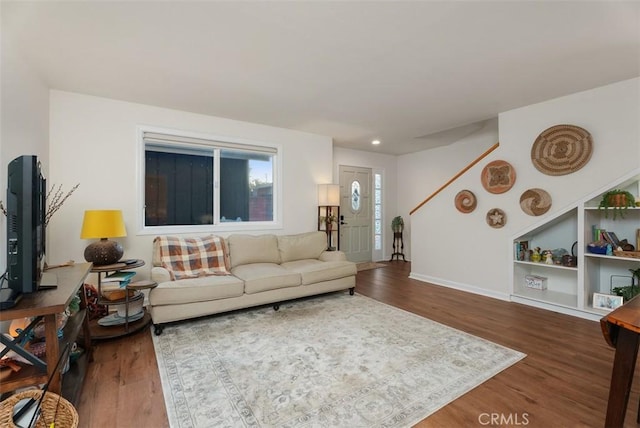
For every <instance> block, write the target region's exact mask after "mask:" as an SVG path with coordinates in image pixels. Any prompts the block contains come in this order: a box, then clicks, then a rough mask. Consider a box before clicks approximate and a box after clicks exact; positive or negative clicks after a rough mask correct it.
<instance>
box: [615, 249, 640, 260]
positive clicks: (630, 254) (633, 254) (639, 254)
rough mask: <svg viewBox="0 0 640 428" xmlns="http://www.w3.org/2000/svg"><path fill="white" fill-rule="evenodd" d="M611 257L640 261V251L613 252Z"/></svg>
mask: <svg viewBox="0 0 640 428" xmlns="http://www.w3.org/2000/svg"><path fill="white" fill-rule="evenodd" d="M613 255H614V256H617V257H626V258H629V259H640V251H618V250H614V251H613Z"/></svg>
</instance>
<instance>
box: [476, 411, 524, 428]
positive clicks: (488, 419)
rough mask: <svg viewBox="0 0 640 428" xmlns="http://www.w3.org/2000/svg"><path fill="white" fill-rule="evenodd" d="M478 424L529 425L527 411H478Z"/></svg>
mask: <svg viewBox="0 0 640 428" xmlns="http://www.w3.org/2000/svg"><path fill="white" fill-rule="evenodd" d="M478 422H480V425H488V426H491V425H495V426H527V425H529V414H528V413H480V415H479V416H478Z"/></svg>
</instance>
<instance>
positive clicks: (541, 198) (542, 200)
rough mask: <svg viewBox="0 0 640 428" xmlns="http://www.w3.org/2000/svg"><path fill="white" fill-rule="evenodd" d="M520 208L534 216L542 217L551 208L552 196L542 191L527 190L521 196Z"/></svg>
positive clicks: (535, 189)
mask: <svg viewBox="0 0 640 428" xmlns="http://www.w3.org/2000/svg"><path fill="white" fill-rule="evenodd" d="M520 208H522V211H524V212H525V213H526V214H529V215H532V216H539V215H542V214H544V213H546V212H547V211H549V208H551V196H550V195H549V193H547V192H546V191H545V190H542V189H537V188H534V189H527V190H525V191H524V192H523V193H522V195H521V196H520Z"/></svg>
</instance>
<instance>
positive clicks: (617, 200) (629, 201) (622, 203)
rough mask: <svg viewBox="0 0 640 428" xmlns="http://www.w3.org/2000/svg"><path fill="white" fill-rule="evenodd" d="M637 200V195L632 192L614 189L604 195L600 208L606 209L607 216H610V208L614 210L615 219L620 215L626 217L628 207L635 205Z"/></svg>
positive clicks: (605, 214)
mask: <svg viewBox="0 0 640 428" xmlns="http://www.w3.org/2000/svg"><path fill="white" fill-rule="evenodd" d="M635 201H636V199H635V196H633V194H632V193H631V192H627V191H626V190H621V189H613V190H609V191H608V192H607V193H605V194H604V195H602V199H601V200H600V204H599V205H598V209H601V210H604V216H605V218H608V217H609V210H612V211H613V219H614V220H615V219H616V218H618V216H620V218H624V215H625V212H626V210H627V208H629V207H634V206H635V204H636V202H635Z"/></svg>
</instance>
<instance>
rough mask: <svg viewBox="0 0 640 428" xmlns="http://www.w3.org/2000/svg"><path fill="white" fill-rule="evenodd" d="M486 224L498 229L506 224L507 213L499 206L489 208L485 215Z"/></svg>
mask: <svg viewBox="0 0 640 428" xmlns="http://www.w3.org/2000/svg"><path fill="white" fill-rule="evenodd" d="M485 220H486V221H487V224H488V225H489V226H491V227H493V228H494V229H500V228H501V227H503V226H504V225H505V224H507V213H505V212H504V211H503V210H501V209H500V208H491V209H490V210H489V211H487V215H486V216H485Z"/></svg>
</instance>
